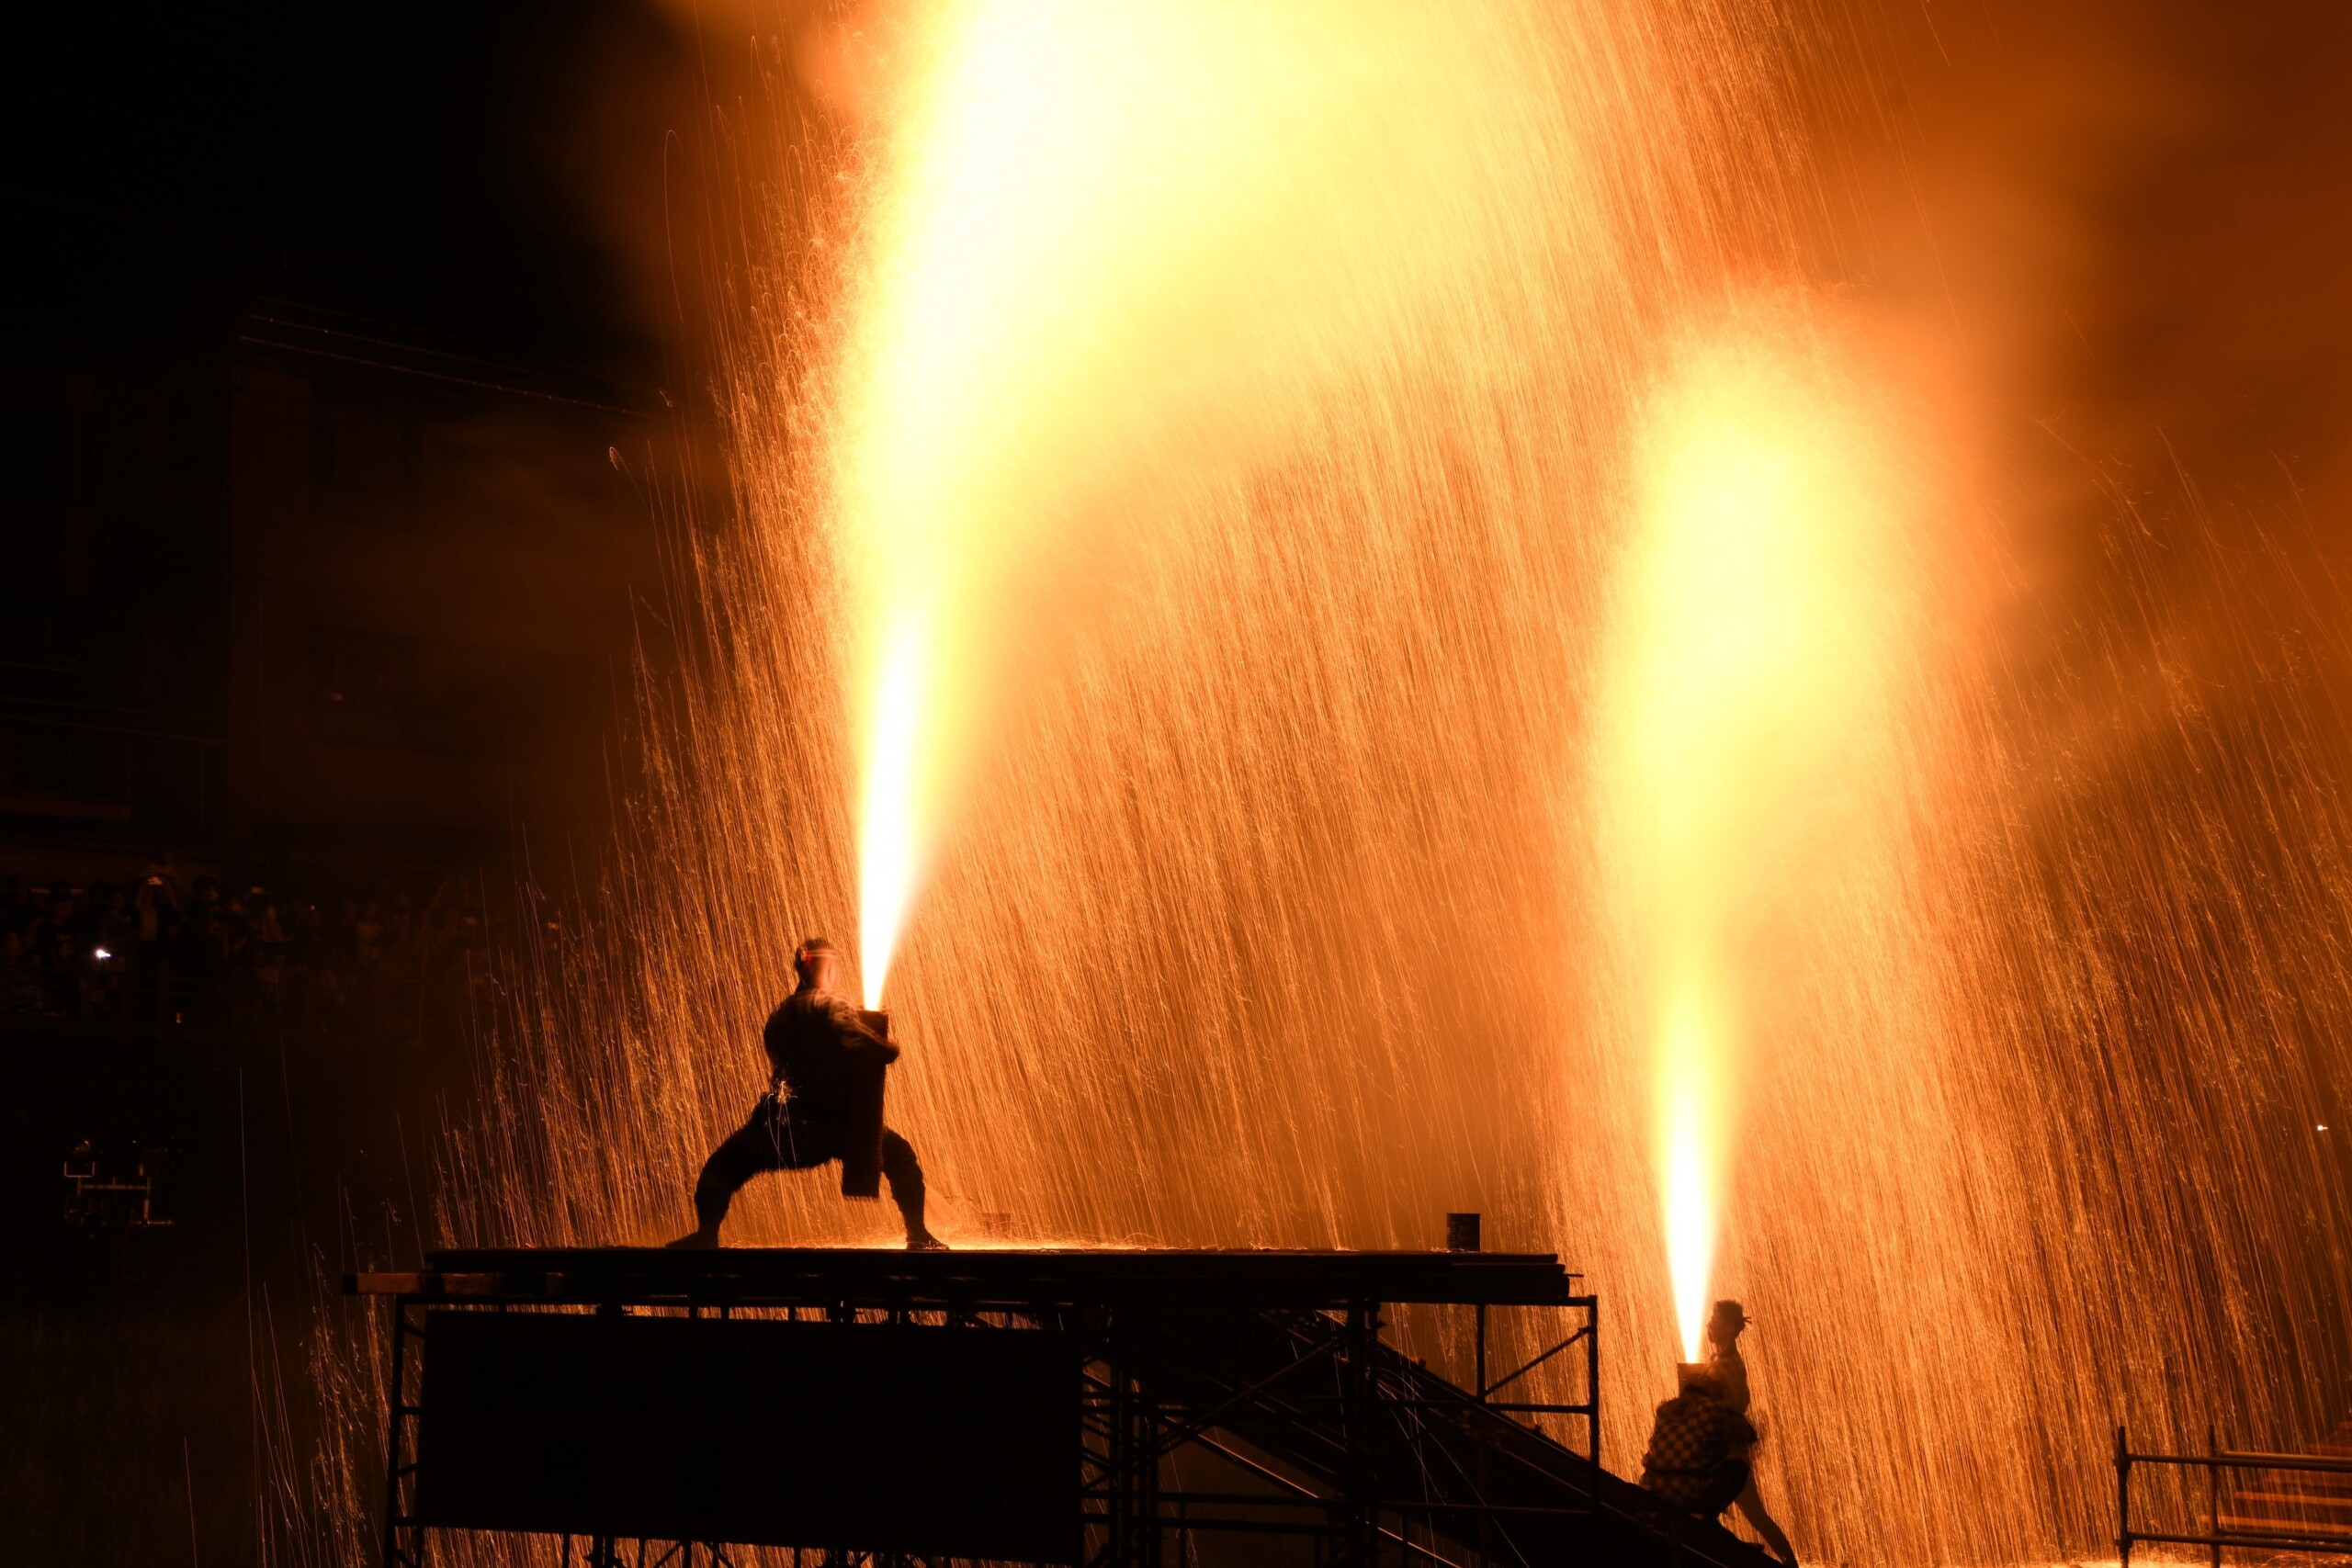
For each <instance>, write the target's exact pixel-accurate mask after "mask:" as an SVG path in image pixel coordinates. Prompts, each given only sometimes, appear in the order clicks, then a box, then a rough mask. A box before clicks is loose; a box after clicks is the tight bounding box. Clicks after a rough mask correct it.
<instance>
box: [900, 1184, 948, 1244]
mask: <svg viewBox="0 0 2352 1568" xmlns="http://www.w3.org/2000/svg"><path fill="white" fill-rule="evenodd" d="M890 1196H892V1197H893V1198H897V1199H898V1200H899V1218H901V1219H903V1220H905V1221H906V1222H907V1250H908V1251H909V1252H944V1251H946V1250H947V1244H946V1243H945V1242H944V1241H942V1240H940V1239H939V1238H938V1237H937V1236H935V1235H932V1234H931V1232H930V1230H929V1229H928V1228H927V1227H926V1226H925V1225H924V1224H923V1223H922V1188H921V1187H917V1188H916V1189H915V1190H914V1191H913V1192H911V1193H907V1194H903V1195H902V1194H901V1193H900V1192H899V1190H896V1189H893V1190H892V1191H891V1193H890Z"/></svg>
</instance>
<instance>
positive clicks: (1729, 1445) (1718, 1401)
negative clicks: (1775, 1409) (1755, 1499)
mask: <svg viewBox="0 0 2352 1568" xmlns="http://www.w3.org/2000/svg"><path fill="white" fill-rule="evenodd" d="M1755 1441H1756V1428H1755V1427H1751V1426H1749V1425H1748V1424H1747V1416H1742V1415H1740V1414H1739V1413H1738V1412H1737V1411H1736V1410H1734V1409H1732V1407H1731V1405H1730V1404H1729V1403H1728V1402H1727V1401H1726V1400H1725V1398H1724V1385H1723V1382H1722V1380H1721V1379H1720V1378H1718V1377H1717V1376H1716V1375H1715V1372H1714V1370H1713V1368H1712V1367H1701V1368H1699V1369H1697V1370H1696V1371H1691V1372H1690V1373H1688V1374H1687V1375H1685V1376H1684V1378H1683V1380H1682V1388H1681V1391H1680V1392H1679V1393H1676V1394H1675V1396H1674V1397H1673V1398H1672V1399H1669V1400H1668V1401H1667V1402H1666V1403H1665V1404H1661V1405H1659V1406H1658V1407H1657V1416H1656V1418H1655V1419H1654V1420H1653V1421H1652V1422H1651V1423H1650V1446H1649V1449H1648V1450H1647V1451H1646V1452H1645V1453H1644V1454H1643V1455H1642V1485H1643V1486H1644V1488H1645V1489H1646V1490H1648V1491H1650V1492H1653V1493H1655V1494H1657V1496H1659V1497H1660V1498H1662V1499H1664V1500H1665V1501H1666V1502H1668V1503H1670V1504H1672V1505H1673V1506H1676V1507H1677V1508H1679V1509H1681V1510H1682V1511H1683V1512H1685V1513H1688V1514H1695V1515H1697V1516H1698V1517H1701V1518H1702V1519H1712V1518H1713V1517H1715V1516H1717V1515H1718V1514H1721V1513H1722V1512H1723V1511H1724V1509H1725V1508H1728V1507H1730V1506H1732V1504H1733V1502H1734V1501H1736V1499H1737V1498H1738V1496H1739V1495H1740V1493H1741V1492H1742V1491H1743V1490H1744V1489H1746V1487H1747V1485H1748V1483H1749V1476H1750V1471H1749V1464H1748V1450H1749V1448H1750V1447H1751V1446H1752V1445H1753V1444H1754V1443H1755Z"/></svg>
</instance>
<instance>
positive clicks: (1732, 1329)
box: [1707, 1301, 1797, 1562]
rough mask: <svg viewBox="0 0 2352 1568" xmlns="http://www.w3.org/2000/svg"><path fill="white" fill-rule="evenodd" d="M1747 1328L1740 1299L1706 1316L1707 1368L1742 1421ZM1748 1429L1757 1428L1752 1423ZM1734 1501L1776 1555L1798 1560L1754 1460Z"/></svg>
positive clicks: (1718, 1305)
mask: <svg viewBox="0 0 2352 1568" xmlns="http://www.w3.org/2000/svg"><path fill="white" fill-rule="evenodd" d="M1746 1329H1747V1308H1746V1307H1744V1306H1741V1305H1740V1304H1739V1303H1737V1302H1732V1301H1723V1302H1717V1303H1715V1307H1714V1311H1713V1312H1712V1313H1710V1314H1708V1316H1707V1346H1708V1349H1709V1351H1710V1354H1709V1355H1708V1357H1707V1371H1708V1372H1709V1373H1710V1374H1712V1375H1713V1378H1714V1380H1715V1383H1716V1385H1717V1386H1718V1387H1719V1388H1721V1389H1722V1391H1723V1401H1724V1404H1726V1405H1727V1406H1729V1407H1730V1409H1731V1412H1732V1414H1733V1415H1735V1416H1738V1417H1740V1418H1741V1419H1742V1420H1743V1421H1745V1420H1747V1403H1748V1393H1747V1361H1746V1360H1745V1359H1742V1358H1741V1356H1740V1353H1739V1337H1740V1335H1741V1333H1742V1332H1743V1331H1745V1330H1746ZM1749 1430H1750V1431H1751V1432H1752V1431H1753V1430H1754V1427H1753V1425H1752V1424H1751V1426H1750V1427H1749ZM1751 1441H1753V1439H1752V1438H1751ZM1732 1503H1733V1505H1734V1506H1736V1507H1737V1508H1738V1509H1739V1512H1740V1517H1742V1518H1745V1519H1746V1520H1747V1522H1748V1524H1749V1525H1750V1526H1751V1527H1752V1528H1753V1529H1755V1531H1756V1533H1757V1534H1758V1535H1760V1536H1762V1537H1763V1538H1764V1544H1765V1545H1767V1546H1769V1547H1770V1548H1771V1549H1772V1552H1773V1555H1774V1556H1776V1557H1778V1558H1780V1559H1781V1562H1795V1561H1796V1560H1797V1557H1796V1552H1795V1551H1793V1550H1792V1549H1791V1547H1790V1546H1789V1538H1788V1536H1787V1535H1786V1534H1785V1533H1783V1532H1782V1530H1781V1527H1780V1525H1779V1524H1777V1523H1776V1522H1774V1520H1773V1518H1772V1516H1771V1514H1770V1513H1769V1512H1768V1511H1766V1509H1765V1506H1764V1499H1763V1497H1762V1496H1760V1495H1758V1493H1757V1490H1756V1468H1755V1466H1754V1465H1753V1464H1752V1463H1751V1464H1750V1465H1749V1466H1748V1471H1747V1483H1745V1484H1744V1485H1742V1486H1741V1487H1740V1489H1739V1495H1738V1496H1736V1497H1735V1498H1733V1499H1732Z"/></svg>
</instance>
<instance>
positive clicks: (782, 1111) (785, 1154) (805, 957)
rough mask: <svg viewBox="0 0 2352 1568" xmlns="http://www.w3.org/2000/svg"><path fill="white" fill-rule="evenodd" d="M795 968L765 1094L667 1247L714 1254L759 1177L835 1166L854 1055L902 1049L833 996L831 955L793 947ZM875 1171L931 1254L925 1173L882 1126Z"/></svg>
mask: <svg viewBox="0 0 2352 1568" xmlns="http://www.w3.org/2000/svg"><path fill="white" fill-rule="evenodd" d="M792 964H793V967H794V968H795V969H797V971H798V972H799V975H800V987H799V989H797V990H796V991H794V992H793V993H792V995H790V996H789V997H786V998H785V999H784V1003H783V1005H782V1006H780V1007H778V1008H777V1009H776V1010H775V1011H774V1012H773V1013H770V1014H769V1015H768V1026H767V1030H766V1032H765V1034H764V1037H763V1040H764V1043H765V1044H766V1046H767V1053H768V1063H769V1066H770V1069H771V1070H770V1073H769V1078H768V1092H767V1093H766V1094H765V1095H763V1097H761V1100H760V1102H759V1103H758V1104H757V1105H755V1106H753V1107H752V1114H751V1118H750V1120H748V1121H746V1122H744V1123H743V1125H742V1126H741V1127H740V1128H738V1129H736V1131H735V1133H734V1134H733V1135H732V1136H730V1137H729V1139H728V1140H727V1141H726V1142H725V1143H723V1144H721V1145H718V1149H717V1150H716V1151H714V1152H713V1153H712V1155H711V1156H710V1158H709V1159H707V1160H706V1161H704V1162H703V1168H702V1179H700V1180H699V1181H697V1182H695V1229H694V1230H693V1231H692V1232H691V1233H689V1234H688V1235H682V1236H680V1237H679V1238H678V1239H677V1240H675V1241H673V1242H672V1243H671V1244H670V1245H671V1246H672V1247H717V1246H718V1227H719V1224H720V1222H722V1221H724V1220H725V1219H726V1218H727V1207H728V1205H729V1203H731V1202H733V1201H734V1199H735V1194H736V1193H737V1192H738V1191H740V1190H741V1189H742V1186H743V1184H744V1183H745V1182H747V1181H749V1180H751V1179H752V1178H753V1177H755V1176H757V1175H759V1174H760V1173H761V1172H762V1171H767V1170H807V1169H809V1168H811V1167H813V1166H820V1165H823V1164H825V1163H827V1162H828V1161H831V1160H836V1159H840V1158H841V1157H842V1155H843V1153H844V1152H845V1150H846V1148H847V1145H848V1136H849V1133H850V1125H851V1121H852V1116H853V1111H852V1107H851V1103H850V1094H851V1089H852V1080H853V1079H854V1077H856V1076H857V1069H858V1067H859V1066H860V1065H861V1064H860V1063H859V1062H858V1060H857V1058H858V1057H859V1055H867V1057H868V1064H870V1063H871V1062H872V1061H874V1060H875V1059H876V1058H877V1057H878V1060H879V1061H881V1062H885V1063H887V1062H894V1061H896V1060H898V1056H899V1048H898V1047H897V1046H896V1045H893V1044H891V1043H889V1042H888V1040H885V1039H884V1038H882V1036H881V1035H879V1034H877V1033H876V1032H875V1031H874V1030H873V1029H872V1028H871V1027H870V1026H868V1024H867V1023H866V1021H865V1019H864V1018H862V1017H860V1016H859V1014H858V1011H857V1010H856V1009H855V1008H854V1007H852V1006H850V1004H849V1003H848V1001H847V1000H845V999H844V998H842V997H841V996H839V995H838V994H836V993H835V991H834V989H833V987H834V985H835V983H836V981H837V980H838V979H839V977H840V975H841V952H840V950H839V949H838V948H836V947H834V946H833V944H832V943H831V942H827V941H826V940H825V939H824V938H823V937H812V938H810V939H809V941H807V942H802V943H801V944H800V950H799V951H798V952H797V953H794V954H793V955H792ZM871 1125H872V1123H871V1122H869V1123H868V1126H869V1127H870V1126H871ZM882 1174H883V1176H884V1177H885V1178H886V1179H888V1181H889V1183H890V1199H891V1201H893V1202H895V1203H897V1204H898V1205H899V1214H900V1216H902V1217H903V1218H904V1219H905V1220H906V1222H907V1246H908V1247H909V1249H910V1250H912V1251H917V1252H928V1251H932V1250H934V1249H936V1248H938V1247H942V1246H944V1243H942V1242H941V1241H940V1240H939V1239H938V1238H937V1237H936V1236H934V1235H932V1234H931V1232H930V1231H928V1230H926V1229H925V1228H924V1227H923V1223H922V1207H923V1190H922V1165H921V1164H919V1163H918V1162H917V1161H916V1159H915V1151H914V1146H913V1145H910V1144H909V1143H908V1142H907V1141H906V1139H904V1138H902V1137H900V1136H899V1134H896V1133H893V1132H891V1131H890V1130H889V1129H888V1128H887V1127H886V1128H884V1129H883V1132H882Z"/></svg>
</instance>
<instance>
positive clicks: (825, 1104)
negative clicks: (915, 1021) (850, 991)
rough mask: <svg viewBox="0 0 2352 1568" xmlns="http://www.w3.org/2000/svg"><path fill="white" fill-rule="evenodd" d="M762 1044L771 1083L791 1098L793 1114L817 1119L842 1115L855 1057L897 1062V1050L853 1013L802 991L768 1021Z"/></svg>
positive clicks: (844, 1005) (838, 1003)
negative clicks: (871, 1054)
mask: <svg viewBox="0 0 2352 1568" xmlns="http://www.w3.org/2000/svg"><path fill="white" fill-rule="evenodd" d="M764 1041H765V1043H766V1045H767V1050H768V1063H769V1066H771V1067H772V1068H773V1069H774V1074H773V1076H774V1078H775V1081H776V1082H778V1083H781V1084H782V1085H783V1086H784V1087H785V1089H786V1091H787V1092H788V1093H789V1094H790V1095H791V1098H792V1105H793V1109H794V1110H795V1111H800V1112H806V1113H808V1114H810V1115H816V1116H839V1115H841V1114H842V1112H843V1111H844V1109H845V1108H846V1106H847V1104H848V1100H849V1087H850V1077H849V1067H850V1064H851V1062H852V1060H853V1058H854V1054H857V1053H862V1052H878V1053H880V1055H881V1059H882V1060H883V1061H884V1062H895V1061H897V1060H898V1059H899V1048H898V1047H897V1046H896V1045H893V1044H891V1043H889V1042H888V1041H887V1040H885V1039H883V1038H882V1037H881V1036H880V1035H879V1034H876V1032H874V1031H873V1030H872V1029H871V1028H869V1027H867V1025H866V1022H865V1020H864V1019H862V1018H860V1017H859V1016H858V1013H857V1010H856V1009H855V1008H854V1007H852V1006H850V1005H849V1003H848V1002H846V1001H844V1000H842V998H839V997H832V996H825V995H822V994H820V993H819V992H817V991H813V990H810V989H809V987H805V986H804V987H801V988H800V989H799V990H797V991H795V992H793V993H792V995H790V996H788V997H786V998H784V1001H783V1003H782V1005H780V1006H779V1007H777V1009H776V1010H775V1011H774V1012H772V1013H770V1014H769V1015H768V1026H767V1031H766V1033H765V1035H764Z"/></svg>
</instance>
